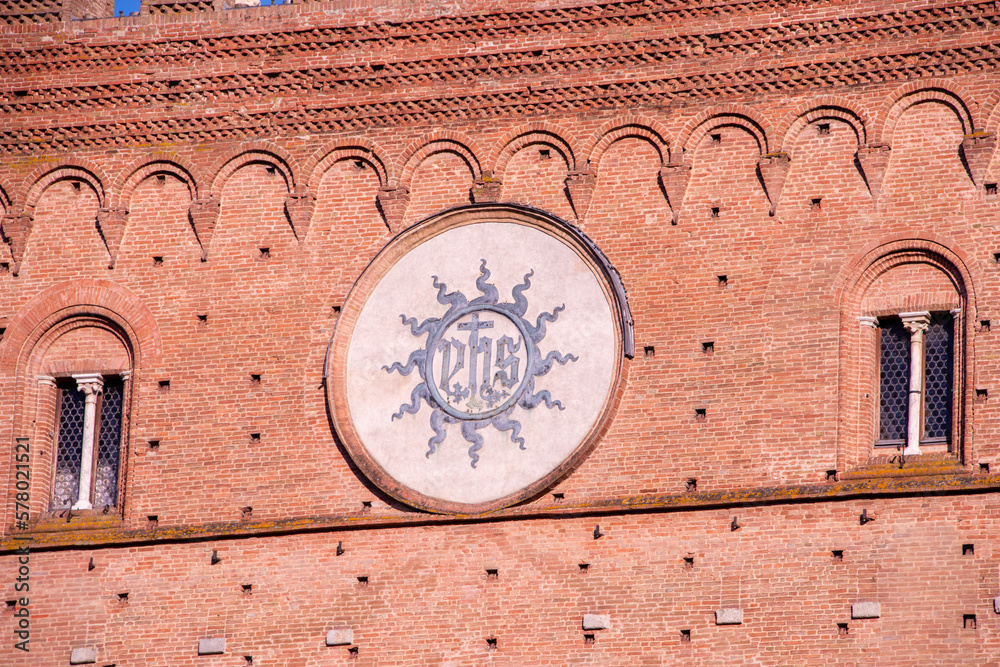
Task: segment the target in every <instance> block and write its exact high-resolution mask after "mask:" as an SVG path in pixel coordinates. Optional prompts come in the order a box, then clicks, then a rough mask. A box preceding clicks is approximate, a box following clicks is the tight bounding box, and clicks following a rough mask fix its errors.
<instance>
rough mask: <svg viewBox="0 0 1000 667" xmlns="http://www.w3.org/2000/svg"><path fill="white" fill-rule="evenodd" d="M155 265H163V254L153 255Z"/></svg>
mask: <svg viewBox="0 0 1000 667" xmlns="http://www.w3.org/2000/svg"><path fill="white" fill-rule="evenodd" d="M153 266H163V257H162V256H161V255H155V256H154V257H153Z"/></svg>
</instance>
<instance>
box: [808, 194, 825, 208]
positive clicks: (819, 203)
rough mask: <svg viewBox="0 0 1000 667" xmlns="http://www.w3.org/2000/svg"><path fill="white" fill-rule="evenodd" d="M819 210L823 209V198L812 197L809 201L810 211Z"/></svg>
mask: <svg viewBox="0 0 1000 667" xmlns="http://www.w3.org/2000/svg"><path fill="white" fill-rule="evenodd" d="M821 208H823V198H822V197H813V198H812V199H810V200H809V209H810V210H812V211H818V210H820V209H821Z"/></svg>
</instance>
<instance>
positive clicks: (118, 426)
mask: <svg viewBox="0 0 1000 667" xmlns="http://www.w3.org/2000/svg"><path fill="white" fill-rule="evenodd" d="M123 389H124V387H123V385H122V382H121V381H120V380H118V381H113V380H112V381H109V382H106V383H105V385H104V395H103V396H102V397H101V430H100V438H99V440H98V443H97V467H96V468H95V472H94V479H95V481H94V507H105V506H110V507H114V506H115V505H117V501H118V461H119V457H120V456H121V441H122V398H123V396H122V394H123Z"/></svg>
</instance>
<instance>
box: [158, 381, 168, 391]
mask: <svg viewBox="0 0 1000 667" xmlns="http://www.w3.org/2000/svg"><path fill="white" fill-rule="evenodd" d="M156 384H157V388H158V389H159V390H160V391H170V380H160V381H158V382H157V383H156Z"/></svg>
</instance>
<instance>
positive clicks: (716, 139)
mask: <svg viewBox="0 0 1000 667" xmlns="http://www.w3.org/2000/svg"><path fill="white" fill-rule="evenodd" d="M710 136H711V140H712V144H714V145H716V146H718V145H719V144H721V143H722V135H721V134H713V135H710Z"/></svg>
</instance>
